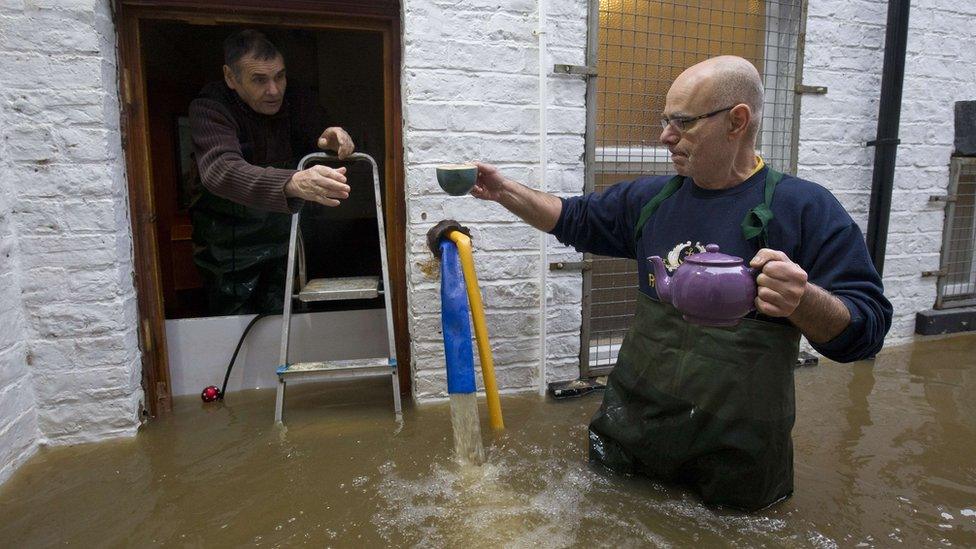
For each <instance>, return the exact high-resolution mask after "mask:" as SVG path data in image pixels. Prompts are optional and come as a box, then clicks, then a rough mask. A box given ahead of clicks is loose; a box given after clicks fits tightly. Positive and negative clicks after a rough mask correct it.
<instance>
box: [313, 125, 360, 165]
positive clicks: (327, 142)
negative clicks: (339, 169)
mask: <svg viewBox="0 0 976 549" xmlns="http://www.w3.org/2000/svg"><path fill="white" fill-rule="evenodd" d="M318 146H319V148H320V149H322V150H323V151H324V150H326V149H328V150H331V151H335V152H336V154H338V155H339V158H345V157H347V156H349V155H350V154H352V153H353V151H355V150H356V144H355V143H353V142H352V138H351V137H349V134H348V133H346V130H344V129H342V128H340V127H338V126H336V127H332V128H326V130H325V131H324V132H322V135H321V136H320V137H319V141H318Z"/></svg>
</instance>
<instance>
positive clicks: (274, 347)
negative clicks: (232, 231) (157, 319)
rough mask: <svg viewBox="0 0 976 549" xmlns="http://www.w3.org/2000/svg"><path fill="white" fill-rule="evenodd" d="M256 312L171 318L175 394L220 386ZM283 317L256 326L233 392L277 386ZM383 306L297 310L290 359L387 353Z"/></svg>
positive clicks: (236, 366) (168, 329)
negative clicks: (307, 311) (210, 386)
mask: <svg viewBox="0 0 976 549" xmlns="http://www.w3.org/2000/svg"><path fill="white" fill-rule="evenodd" d="M252 318H254V315H240V316H223V317H207V318H190V319H181V320H167V321H166V345H167V349H168V354H169V372H170V379H171V384H172V391H173V395H174V396H178V395H187V394H199V393H200V391H202V390H203V388H204V387H206V386H207V385H216V386H218V387H219V386H220V384H221V383H223V381H224V372H225V371H226V369H227V363H228V362H230V357H231V355H233V354H234V348H235V347H236V346H237V342H238V340H239V339H240V337H241V334H242V333H243V332H244V328H246V327H247V323H248V322H250V320H251V319H252ZM280 341H281V316H280V315H276V316H269V317H267V318H262V319H261V320H259V321H258V323H257V324H256V325H255V326H254V327H253V328H252V329H251V333H249V334H248V336H247V339H246V340H245V341H244V345H243V346H242V347H241V352H240V353H239V354H238V355H237V361H236V363H235V364H234V371H233V373H232V374H231V377H230V380H229V381H228V382H227V391H228V392H232V391H238V390H241V389H260V388H268V387H274V386H275V384H276V383H277V380H278V377H277V375H275V369H276V368H277V367H278V366H279V364H278V351H279V344H280ZM387 355H388V350H387V343H386V318H385V316H384V310H383V309H370V310H364V311H342V312H332V313H310V314H296V315H293V316H292V322H291V347H290V350H289V357H288V359H289V361H290V362H300V361H316V360H346V359H352V358H369V357H386V356H387Z"/></svg>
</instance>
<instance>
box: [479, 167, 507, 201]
mask: <svg viewBox="0 0 976 549" xmlns="http://www.w3.org/2000/svg"><path fill="white" fill-rule="evenodd" d="M474 165H475V166H478V179H477V180H476V181H475V183H474V187H472V188H471V195H472V196H474V197H475V198H480V199H482V200H493V201H495V202H497V201H498V200H499V199H500V198H501V195H502V191H503V190H504V188H505V177H504V176H502V174H501V172H499V171H498V168H496V167H494V166H492V165H491V164H482V163H481V162H475V163H474Z"/></svg>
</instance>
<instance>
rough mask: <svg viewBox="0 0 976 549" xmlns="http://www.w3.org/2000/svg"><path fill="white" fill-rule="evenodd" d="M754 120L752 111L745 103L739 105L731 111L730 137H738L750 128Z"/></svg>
mask: <svg viewBox="0 0 976 549" xmlns="http://www.w3.org/2000/svg"><path fill="white" fill-rule="evenodd" d="M751 120H752V109H750V108H749V105H746V104H745V103H739V104H738V105H736V106H735V107H734V108H733V109H732V110H731V111H729V137H738V136H740V135H742V134H744V133H745V132H746V130H747V129H748V128H749V121H751Z"/></svg>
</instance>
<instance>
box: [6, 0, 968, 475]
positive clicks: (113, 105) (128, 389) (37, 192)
mask: <svg viewBox="0 0 976 549" xmlns="http://www.w3.org/2000/svg"><path fill="white" fill-rule="evenodd" d="M536 10H537V2H536V1H535V0H404V2H403V14H404V19H403V36H404V49H403V53H404V55H403V79H402V87H403V97H404V128H403V131H404V144H405V151H404V153H405V160H406V166H405V168H406V185H407V189H406V192H407V197H408V200H407V215H408V227H407V228H408V238H407V247H408V250H407V258H408V264H407V274H408V280H409V295H408V303H409V312H408V314H409V328H410V332H411V342H412V343H411V345H412V351H413V357H414V362H413V364H412V365H411V367H412V369H413V373H414V376H415V378H414V379H415V384H414V392H415V394H416V396H417V397H418V398H420V399H430V398H438V397H442V396H444V394H445V380H444V372H443V347H442V345H443V344H442V341H441V337H440V318H439V314H438V313H439V310H440V304H439V294H438V291H437V288H438V283H439V281H438V280H437V270H436V264H434V263H432V262H431V256H430V254H429V252H428V251H427V248H426V245H425V242H424V236H425V234H426V231H427V229H428V228H430V227H431V226H432V225H433V224H434V223H436V222H437V221H439V220H441V219H444V218H455V219H458V220H459V221H461V222H462V223H464V224H466V225H468V226H470V227H471V228H472V230H473V232H474V237H475V253H476V258H477V265H478V268H479V273H480V275H481V282H482V286H483V288H482V289H483V295H484V296H485V303H486V308H487V310H486V312H487V320H488V329H489V333H490V335H491V338H492V343H493V347H494V349H495V359H496V370H497V376H498V381H499V384H500V386H501V388H502V390H503V391H505V392H511V391H523V390H534V389H535V388H536V387H538V384H539V382H540V380H539V379H538V375H539V374H538V370H537V365H538V359H539V357H538V354H539V347H538V335H539V325H538V314H539V293H540V292H539V283H538V281H539V268H540V264H539V256H538V234H537V233H536V232H534V231H533V230H531V229H529V228H528V227H526V226H525V225H524V224H523V223H522V222H520V221H518V220H517V219H516V218H515V217H514V216H513V215H511V214H509V213H508V212H506V211H505V210H504V209H502V208H501V207H499V206H497V205H495V204H492V203H486V202H480V201H477V200H475V199H472V198H470V197H465V198H455V197H449V196H447V195H445V194H443V193H442V192H440V191H439V189H438V187H437V186H436V182H435V180H434V177H433V166H434V165H436V164H438V163H441V162H454V161H462V160H471V159H480V160H484V161H487V162H493V163H496V164H498V165H499V166H500V167H501V168H502V169H503V170H504V171H505V173H506V174H507V175H509V176H511V177H513V178H515V179H517V180H520V181H523V182H525V183H527V184H528V185H530V186H536V185H537V184H538V183H537V182H538V181H539V176H540V174H541V172H540V171H539V170H540V169H539V166H538V158H539V149H538V147H539V124H538V115H539V109H538V76H537V72H538V65H539V61H538V47H537V44H538V37H537V36H536V34H535V30H536V29H537V25H538V16H537V11H536ZM885 13H886V2H884V1H882V0H810V9H809V20H808V26H807V42H806V52H807V58H806V60H805V63H804V73H805V76H804V81H805V83H808V84H819V85H826V86H828V87H829V88H830V93H829V94H828V95H826V96H823V97H818V96H807V97H805V98H804V100H803V108H802V122H801V126H800V139H801V143H800V169H799V172H800V175H801V176H803V177H807V178H809V179H812V180H814V181H818V182H820V183H822V184H824V185H825V186H827V187H828V188H830V189H831V190H832V191H834V192H835V194H837V195H838V197H839V198H840V199H841V201H842V202H843V203H844V204H845V205H846V206H847V207H848V208H849V209H850V210H851V212H852V214H853V215H854V217H855V219H857V221H858V222H859V223H860V224H861V225H862V227H863V226H864V225H865V224H866V220H867V197H868V194H869V192H870V180H871V164H872V159H873V151H872V150H870V149H866V148H865V147H863V145H862V143H863V142H864V141H867V140H869V139H871V138H873V137H874V132H875V127H876V117H877V102H878V93H879V87H880V81H881V65H882V58H883V50H882V48H883V41H884V24H885ZM910 20H911V31H910V35H909V53H908V60H907V65H906V80H905V94H904V105H903V108H902V123H901V133H902V135H901V139H902V146H901V147H900V148H899V151H898V171H897V173H896V190H895V196H894V199H893V212H892V218H891V235H890V237H889V242H888V253H889V255H888V260H887V262H886V276H885V282H886V287H887V293H888V295H889V296H890V297H891V299H892V301H893V302H894V303H895V307H896V319H895V325H894V327H893V329H892V332H891V336H890V337H889V341H890V342H902V341H907V340H909V339H910V338H911V337H912V336H911V333H912V328H913V325H914V313H915V312H916V311H918V310H921V309H925V308H928V307H930V306H931V305H932V302H933V300H934V294H935V289H934V282H933V281H932V280H929V279H923V278H921V277H920V276H919V271H921V270H925V269H934V268H936V266H937V263H938V246H939V242H940V234H941V230H942V222H943V218H942V210H941V209H940V208H938V207H933V206H930V205H929V203H928V202H927V196H928V195H929V194H941V193H944V191H945V186H946V183H947V179H948V169H947V165H948V158H949V153H950V151H951V144H952V106H953V102H954V101H956V100H962V99H973V97H972V92H971V89H972V82H974V81H976V74H974V67H976V38H974V37H973V34H972V32H971V28H972V22H973V21H974V20H976V5H974V4H972V3H965V2H952V1H950V0H919V1H918V2H915V3H913V9H912V16H911V18H910ZM545 28H546V31H547V39H548V41H549V46H548V51H547V58H546V61H545V63H544V67H546V68H547V71H548V70H551V69H550V67H551V66H552V64H554V63H570V64H583V63H584V61H585V51H584V47H585V38H586V2H585V0H552V1H551V2H550V7H549V13H548V17H547V21H546V25H545ZM547 86H548V92H549V96H548V101H547V106H548V109H549V110H548V121H549V122H548V134H549V135H548V139H547V142H546V147H547V154H548V156H549V163H548V166H547V168H546V172H545V175H546V179H547V186H548V188H549V190H550V191H552V192H555V193H558V194H563V195H572V194H576V193H578V192H579V190H580V189H581V188H582V184H583V165H582V154H583V137H582V136H583V133H584V120H585V106H584V96H585V82H584V81H583V80H582V79H580V78H577V77H568V76H559V75H550V76H549V77H548V78H547ZM0 133H2V137H3V139H2V142H0V328H2V330H0V460H2V461H0V463H3V464H4V466H2V467H0V480H2V479H3V478H4V477H5V476H6V475H9V474H10V472H11V471H12V470H13V468H14V467H16V465H17V464H18V463H19V461H22V460H23V459H24V458H25V456H27V455H29V454H30V452H31V451H32V449H33V448H34V447H35V444H36V443H37V442H38V441H50V442H52V443H72V442H78V441H85V440H94V439H98V438H103V437H107V436H114V435H127V434H131V433H133V432H134V431H135V429H136V428H137V426H138V418H137V414H138V410H139V408H140V401H141V399H142V391H141V389H140V387H139V377H140V364H139V354H138V344H137V336H136V318H137V316H136V305H135V295H134V290H133V286H132V279H131V271H132V264H131V255H132V254H131V237H130V226H129V222H128V208H127V205H126V187H125V175H124V166H123V159H122V154H121V148H120V139H119V106H118V97H117V90H116V66H115V36H114V29H113V28H112V24H111V21H110V18H109V12H108V2H107V0H8V1H6V2H3V3H0ZM548 250H549V261H574V260H578V259H579V256H578V254H575V253H574V252H572V251H571V250H568V249H567V248H565V247H562V246H560V245H558V243H556V242H555V241H554V240H553V239H551V238H550V239H548ZM580 291H581V285H580V275H579V273H578V272H566V273H560V272H550V273H548V275H547V288H546V299H547V306H548V318H547V322H546V329H547V333H548V336H549V337H548V339H547V342H548V343H547V345H548V357H547V366H548V367H547V370H546V372H545V375H546V381H550V380H554V379H568V378H572V377H574V376H575V375H576V374H577V371H578V364H577V354H578V351H579V326H580V300H581V295H580Z"/></svg>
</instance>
